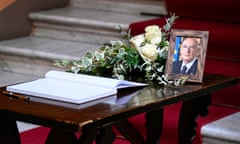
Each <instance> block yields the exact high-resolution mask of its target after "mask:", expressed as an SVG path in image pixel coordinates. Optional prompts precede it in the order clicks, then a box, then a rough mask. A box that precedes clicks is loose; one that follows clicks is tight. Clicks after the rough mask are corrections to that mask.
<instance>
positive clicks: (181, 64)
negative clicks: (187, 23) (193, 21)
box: [165, 29, 209, 83]
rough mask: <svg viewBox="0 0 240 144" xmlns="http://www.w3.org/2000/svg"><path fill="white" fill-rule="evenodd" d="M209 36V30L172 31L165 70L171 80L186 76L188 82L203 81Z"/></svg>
mask: <svg viewBox="0 0 240 144" xmlns="http://www.w3.org/2000/svg"><path fill="white" fill-rule="evenodd" d="M208 36H209V32H208V31H195V30H180V29H173V30H172V31H171V35H170V44H169V50H168V58H167V63H166V71H165V74H166V76H167V78H168V79H169V80H177V79H180V78H181V77H183V76H185V77H187V81H188V82H197V83H202V79H203V74H204V66H205V59H206V52H207V44H208Z"/></svg>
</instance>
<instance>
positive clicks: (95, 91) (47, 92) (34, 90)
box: [7, 78, 117, 104]
mask: <svg viewBox="0 0 240 144" xmlns="http://www.w3.org/2000/svg"><path fill="white" fill-rule="evenodd" d="M7 90H8V91H10V92H15V93H20V94H24V95H29V96H35V97H41V98H47V99H53V100H59V101H64V102H69V103H75V104H81V103H85V102H87V101H92V100H95V99H99V98H103V97H107V96H110V95H115V94H116V93H117V91H116V90H115V89H109V88H104V87H97V86H93V85H86V84H81V83H73V82H70V81H63V80H57V79H48V78H43V79H38V80H35V81H31V82H26V83H21V84H17V85H12V86H8V87H7ZM30 100H31V97H30Z"/></svg>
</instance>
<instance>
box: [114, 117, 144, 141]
mask: <svg viewBox="0 0 240 144" xmlns="http://www.w3.org/2000/svg"><path fill="white" fill-rule="evenodd" d="M115 126H116V128H117V129H118V131H119V132H120V133H121V134H122V135H123V136H124V137H125V138H126V139H127V140H128V141H130V142H131V144H144V143H145V142H144V138H143V137H142V135H141V134H140V132H139V131H138V130H137V129H136V128H135V126H133V125H132V124H131V123H130V122H129V121H128V120H122V121H120V122H118V123H116V124H115Z"/></svg>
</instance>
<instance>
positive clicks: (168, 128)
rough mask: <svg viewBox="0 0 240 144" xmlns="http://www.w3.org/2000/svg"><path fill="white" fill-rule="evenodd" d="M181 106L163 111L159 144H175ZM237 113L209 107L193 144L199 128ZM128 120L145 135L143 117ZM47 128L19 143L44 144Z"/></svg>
mask: <svg viewBox="0 0 240 144" xmlns="http://www.w3.org/2000/svg"><path fill="white" fill-rule="evenodd" d="M180 107H181V104H180V103H178V104H174V105H170V106H167V107H166V108H165V109H164V113H165V114H164V125H163V134H162V136H161V144H177V138H178V137H177V121H178V119H177V118H178V115H179V109H180ZM236 111H238V110H237V109H232V108H224V107H219V106H213V105H211V106H210V107H209V115H208V116H207V117H204V118H201V117H200V118H198V124H199V125H198V127H197V135H196V137H195V140H194V144H201V140H200V136H199V134H200V127H201V126H202V125H204V124H206V123H208V122H211V121H213V120H216V119H219V118H221V117H223V116H226V115H229V114H232V113H234V112H236ZM130 120H131V121H132V122H133V124H134V125H135V126H136V127H137V128H138V129H139V130H140V131H141V133H142V134H143V135H145V129H144V115H143V114H140V115H138V116H134V117H131V118H130ZM49 130H50V129H49V128H47V127H39V128H35V129H33V130H29V131H26V132H23V133H21V142H22V144H44V143H45V139H46V137H47V134H48V132H49ZM114 144H130V143H129V142H127V141H126V140H122V139H117V140H116V141H115V142H114Z"/></svg>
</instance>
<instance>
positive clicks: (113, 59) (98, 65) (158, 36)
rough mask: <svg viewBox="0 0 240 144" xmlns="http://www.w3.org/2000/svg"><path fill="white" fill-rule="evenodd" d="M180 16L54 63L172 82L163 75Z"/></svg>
mask: <svg viewBox="0 0 240 144" xmlns="http://www.w3.org/2000/svg"><path fill="white" fill-rule="evenodd" d="M176 18H177V16H175V15H174V14H173V15H171V17H169V18H167V19H166V24H165V25H164V26H163V27H162V28H160V27H159V26H157V25H150V26H148V27H146V28H145V33H143V34H139V35H136V36H133V37H132V36H130V34H129V33H128V35H127V41H126V42H125V43H124V42H123V41H111V42H110V44H105V45H103V46H102V47H100V48H99V49H97V50H96V51H94V52H87V53H86V54H85V56H84V57H82V58H80V59H79V60H74V61H66V60H60V61H57V62H56V63H55V64H56V65H57V66H60V67H63V66H64V67H69V70H68V71H70V72H73V73H85V74H91V75H98V76H105V77H112V78H116V79H127V80H135V81H138V80H139V79H141V80H142V79H144V80H145V81H150V82H154V83H155V82H157V83H158V84H164V85H166V84H169V83H170V81H168V80H167V79H166V77H165V75H164V69H165V63H166V59H167V53H168V47H169V34H170V30H171V27H172V25H173V23H174V21H175V20H176Z"/></svg>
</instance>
